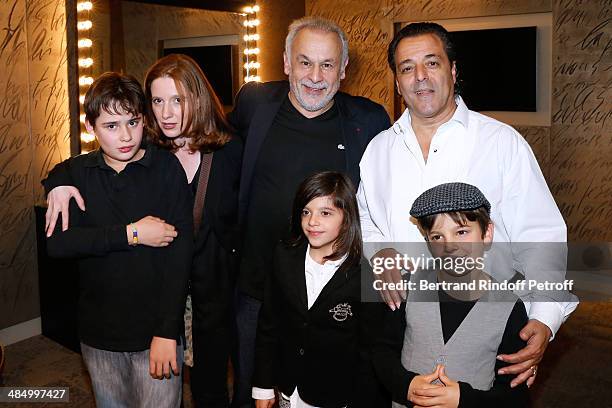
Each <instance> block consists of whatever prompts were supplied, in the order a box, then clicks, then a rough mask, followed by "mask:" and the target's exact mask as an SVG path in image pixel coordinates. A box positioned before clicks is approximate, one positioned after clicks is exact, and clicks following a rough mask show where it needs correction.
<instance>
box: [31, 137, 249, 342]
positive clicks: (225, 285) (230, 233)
mask: <svg viewBox="0 0 612 408" xmlns="http://www.w3.org/2000/svg"><path fill="white" fill-rule="evenodd" d="M242 150H243V145H242V141H241V140H240V138H237V137H233V138H232V139H231V140H230V141H229V142H228V143H226V144H225V145H223V146H222V147H220V148H219V149H217V150H216V151H215V152H214V155H213V160H212V165H211V169H210V176H209V178H208V188H207V191H206V199H205V204H204V211H203V212H202V219H201V222H200V229H199V231H198V234H197V237H196V238H195V242H194V248H193V261H192V266H191V274H190V282H191V296H192V306H193V312H194V320H193V326H194V329H197V330H202V329H211V330H212V329H215V328H218V327H220V326H224V325H226V324H227V322H228V320H229V319H228V317H227V316H228V314H229V313H231V306H232V299H233V290H234V285H235V278H236V276H235V275H236V273H237V268H238V263H239V254H240V243H241V239H242V237H241V234H240V230H239V227H238V187H239V184H240V168H241V165H242ZM183 177H185V176H184V175H183ZM199 177H200V170H199V169H198V171H197V172H196V174H195V175H194V178H193V180H192V181H191V183H190V185H189V188H190V190H191V193H192V195H194V196H195V194H196V191H197V186H198V180H199ZM43 185H44V187H45V193H46V194H48V193H49V192H50V191H51V190H53V189H54V188H55V187H58V186H62V185H71V186H74V181H73V180H72V177H71V176H70V173H69V172H68V166H67V165H66V164H65V163H60V164H58V165H57V166H55V167H54V168H53V170H52V171H51V172H50V173H49V176H48V177H47V178H46V179H45V180H43ZM85 205H86V206H87V202H85ZM70 225H72V222H71V223H70Z"/></svg>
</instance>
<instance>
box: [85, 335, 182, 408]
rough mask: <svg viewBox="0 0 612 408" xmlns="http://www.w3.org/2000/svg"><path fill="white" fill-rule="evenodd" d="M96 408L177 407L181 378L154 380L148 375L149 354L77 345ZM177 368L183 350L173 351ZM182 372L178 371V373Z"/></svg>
mask: <svg viewBox="0 0 612 408" xmlns="http://www.w3.org/2000/svg"><path fill="white" fill-rule="evenodd" d="M81 353H82V355H83V360H84V361H85V365H86V366H87V371H89V376H90V377H91V383H92V387H93V392H94V396H95V398H96V406H97V407H98V408H124V407H125V408H132V407H143V408H147V407H160V408H166V407H168V408H178V407H179V406H180V405H181V396H182V384H183V377H182V375H179V376H175V375H174V374H171V378H170V379H163V380H156V379H155V378H153V377H151V375H150V374H149V350H144V351H137V352H117V351H107V350H100V349H97V348H93V347H90V346H88V345H86V344H83V343H81ZM176 357H177V364H178V366H179V367H182V366H183V346H182V345H179V346H177V348H176ZM181 370H182V369H181Z"/></svg>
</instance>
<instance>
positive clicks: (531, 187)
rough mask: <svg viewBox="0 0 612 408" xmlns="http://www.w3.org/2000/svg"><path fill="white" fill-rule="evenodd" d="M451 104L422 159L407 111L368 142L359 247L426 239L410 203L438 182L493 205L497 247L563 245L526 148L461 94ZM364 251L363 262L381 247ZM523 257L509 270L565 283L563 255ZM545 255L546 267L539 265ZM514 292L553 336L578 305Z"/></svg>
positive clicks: (558, 219) (557, 216)
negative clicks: (468, 187) (465, 186)
mask: <svg viewBox="0 0 612 408" xmlns="http://www.w3.org/2000/svg"><path fill="white" fill-rule="evenodd" d="M455 101H456V104H457V109H456V111H455V113H454V114H453V116H452V118H451V119H450V120H449V121H448V122H446V123H444V124H442V125H441V126H440V127H439V128H438V129H437V131H436V133H435V134H434V136H433V138H432V141H431V145H430V148H429V152H428V156H427V161H425V159H424V157H423V153H422V151H421V147H420V145H419V143H418V141H417V138H416V135H415V134H414V131H413V129H412V126H411V118H410V113H409V112H408V110H406V111H404V113H403V114H402V116H401V117H400V118H399V120H398V121H397V122H395V123H394V124H393V126H392V127H391V128H389V129H387V130H385V131H383V132H381V133H380V134H378V135H377V136H376V137H375V138H374V139H373V140H372V141H371V142H370V144H369V145H368V147H367V149H366V151H365V153H364V155H363V157H362V160H361V163H360V170H361V183H360V185H359V190H358V193H357V200H358V204H359V212H360V218H361V229H362V233H363V240H364V242H366V243H372V242H381V243H382V242H423V236H422V234H421V233H420V231H419V229H418V228H417V226H416V224H415V222H414V219H412V218H411V217H410V208H411V207H412V204H413V203H414V200H415V199H416V198H417V197H418V196H419V195H420V194H421V193H423V192H424V191H425V190H427V189H429V188H431V187H434V186H436V185H439V184H442V183H448V182H464V183H469V184H472V185H475V186H476V187H478V188H479V189H480V190H481V191H482V192H483V194H484V195H485V196H486V197H487V199H488V200H489V202H490V203H491V219H492V220H493V223H494V226H495V231H494V235H493V236H494V241H495V242H512V243H532V242H555V243H565V242H566V241H567V231H566V226H565V222H564V220H563V217H562V216H561V213H560V212H559V209H558V208H557V205H556V204H555V201H554V199H553V197H552V195H551V193H550V191H549V189H548V186H547V184H546V181H545V180H544V177H543V175H542V172H541V171H540V167H539V166H538V163H537V161H536V159H535V156H534V155H533V152H532V150H531V148H530V147H529V144H528V143H527V142H526V141H525V139H523V137H522V136H521V135H520V134H519V133H518V132H517V131H516V130H514V129H513V128H512V127H510V126H508V125H506V124H504V123H501V122H499V121H497V120H495V119H492V118H489V117H487V116H484V115H481V114H479V113H477V112H473V111H470V110H468V108H467V106H466V105H465V103H464V102H463V100H462V99H461V97H459V96H457V97H456V100H455ZM381 245H382V244H381ZM388 246H389V245H382V247H388ZM366 247H368V250H369V251H368V250H366V255H367V256H368V257H371V255H373V253H374V252H375V250H376V249H378V248H380V247H378V248H377V247H376V245H366ZM561 248H562V249H563V251H566V247H565V245H557V249H558V250H560V249H561ZM528 252H529V251H523V252H522V253H519V254H516V255H515V257H514V258H515V262H517V263H518V264H515V265H511V266H510V267H514V268H515V269H517V270H519V271H521V272H522V273H523V274H524V275H525V277H526V279H537V280H540V281H543V280H547V281H553V282H563V280H564V278H565V270H566V258H565V256H563V255H564V254H561V255H560V256H550V257H540V258H539V259H538V261H539V262H533V261H532V262H529V259H528V258H529V254H528ZM532 252H534V251H532ZM533 256H534V255H533V253H532V254H531V257H532V259H533ZM521 257H522V259H521ZM517 258H518V259H517ZM542 258H545V259H546V262H548V263H551V264H550V265H545V267H544V268H542V264H541V261H542ZM534 264H537V265H534ZM542 269H543V270H546V271H548V272H542ZM519 295H520V296H521V298H522V299H523V301H525V302H526V305H525V306H526V307H527V308H528V309H527V310H528V313H529V317H530V318H531V319H537V320H539V321H541V322H543V323H545V324H546V325H547V326H548V327H549V328H550V329H551V332H552V334H553V336H554V335H555V333H556V331H557V330H558V329H559V326H560V325H561V323H562V322H563V321H564V320H565V318H567V316H568V315H569V314H570V313H571V312H572V311H573V310H574V309H575V308H576V306H577V303H576V302H574V300H577V299H576V298H575V297H574V296H573V295H571V294H567V296H566V297H565V299H563V300H561V301H560V300H559V299H558V298H557V299H554V301H551V298H548V299H547V300H548V301H542V300H543V299H542V296H540V297H538V296H539V295H534V294H533V293H531V295H530V296H531V297H529V296H527V295H525V294H519ZM530 300H532V302H530ZM534 300H538V302H533V301H534Z"/></svg>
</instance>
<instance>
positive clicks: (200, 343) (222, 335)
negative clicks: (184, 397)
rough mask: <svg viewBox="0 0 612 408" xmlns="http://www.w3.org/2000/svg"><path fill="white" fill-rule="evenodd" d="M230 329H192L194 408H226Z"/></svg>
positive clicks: (227, 404) (231, 336) (230, 340)
mask: <svg viewBox="0 0 612 408" xmlns="http://www.w3.org/2000/svg"><path fill="white" fill-rule="evenodd" d="M233 338H234V336H233V334H232V329H231V328H229V327H225V328H224V327H222V328H217V329H213V330H196V329H194V330H193V362H194V364H193V367H192V369H191V377H190V379H191V393H192V395H193V399H194V401H195V404H196V407H202V408H228V407H229V394H228V389H227V375H228V370H227V365H228V362H229V357H230V353H231V350H232V344H233V343H232V342H233Z"/></svg>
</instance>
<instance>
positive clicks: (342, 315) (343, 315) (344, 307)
mask: <svg viewBox="0 0 612 408" xmlns="http://www.w3.org/2000/svg"><path fill="white" fill-rule="evenodd" d="M329 313H333V314H332V317H333V318H334V320H335V321H337V322H343V321H345V320H346V319H348V317H349V316H352V315H353V312H352V311H351V305H349V304H348V303H338V304H337V305H336V306H334V307H333V309H329Z"/></svg>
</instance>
